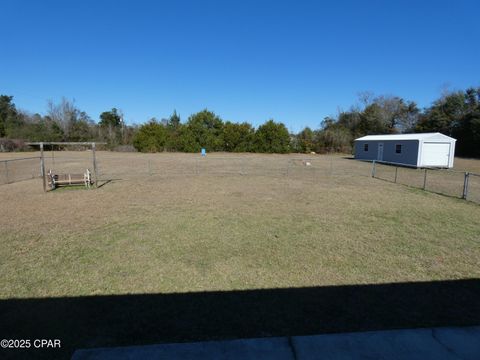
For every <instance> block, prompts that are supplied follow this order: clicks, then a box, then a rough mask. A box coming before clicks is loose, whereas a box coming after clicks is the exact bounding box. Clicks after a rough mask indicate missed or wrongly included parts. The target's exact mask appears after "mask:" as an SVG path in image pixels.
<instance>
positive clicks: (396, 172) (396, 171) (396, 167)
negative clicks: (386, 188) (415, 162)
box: [395, 166, 398, 183]
mask: <svg viewBox="0 0 480 360" xmlns="http://www.w3.org/2000/svg"><path fill="white" fill-rule="evenodd" d="M397 174H398V166H395V183H396V182H397Z"/></svg>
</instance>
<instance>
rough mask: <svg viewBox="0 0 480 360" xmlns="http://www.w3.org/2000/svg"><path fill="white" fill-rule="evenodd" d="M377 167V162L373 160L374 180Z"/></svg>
mask: <svg viewBox="0 0 480 360" xmlns="http://www.w3.org/2000/svg"><path fill="white" fill-rule="evenodd" d="M375 165H376V162H375V160H373V166H372V177H373V178H374V177H375V173H376V168H375Z"/></svg>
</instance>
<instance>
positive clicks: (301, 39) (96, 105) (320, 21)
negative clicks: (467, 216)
mask: <svg viewBox="0 0 480 360" xmlns="http://www.w3.org/2000/svg"><path fill="white" fill-rule="evenodd" d="M1 12H2V16H1V21H0V31H1V34H2V45H1V49H2V51H1V54H0V93H3V94H8V95H14V101H15V103H16V105H17V107H19V108H21V109H25V110H29V111H31V112H40V113H45V111H46V103H47V100H48V99H52V100H54V101H58V100H60V98H61V97H62V96H65V97H67V98H70V99H72V98H74V99H75V102H76V105H77V106H78V107H79V108H80V109H82V110H84V111H86V112H87V113H88V114H89V115H90V116H91V117H92V119H94V120H98V116H99V114H100V113H101V112H102V111H105V110H109V109H111V108H112V107H117V108H120V109H122V111H123V112H124V114H125V118H126V120H127V122H129V123H134V122H135V123H142V122H144V121H146V120H148V119H149V118H151V117H157V118H159V119H160V118H162V117H167V116H168V115H169V114H170V113H171V112H172V111H173V109H176V110H177V111H178V112H179V113H180V115H181V117H182V121H185V120H186V118H187V117H188V115H190V114H191V113H193V112H196V111H199V110H202V109H204V108H208V109H210V110H213V111H215V112H216V113H217V114H219V115H220V116H221V117H222V118H223V119H224V120H232V121H248V122H251V123H253V124H254V125H256V126H257V125H259V124H261V123H263V122H264V121H265V120H267V119H269V118H274V119H275V120H278V121H282V122H284V123H285V124H286V125H287V127H288V128H289V129H291V130H293V131H298V130H300V129H301V128H303V127H304V126H307V125H308V126H311V127H314V128H317V127H318V126H319V124H320V122H321V121H322V119H323V118H324V117H325V116H328V115H335V114H336V113H337V110H338V109H339V108H340V109H348V108H349V107H350V105H352V104H354V103H355V102H356V101H357V95H358V93H359V92H361V91H372V92H374V93H375V94H391V95H398V96H401V97H404V98H406V99H409V100H414V101H416V102H417V103H418V104H419V105H420V106H422V107H424V106H428V105H429V104H430V103H431V102H432V101H433V100H434V99H435V98H437V97H438V96H439V95H440V93H441V91H442V89H443V88H444V87H445V86H448V87H449V88H450V89H463V88H466V87H469V86H480V76H479V75H480V65H479V64H480V56H479V55H480V46H479V43H480V27H479V25H478V14H480V2H479V1H407V0H406V1H386V0H385V1H328V2H327V1H324V2H322V1H261V0H257V1H250V0H242V1H240V0H239V1H227V0H224V1H200V0H197V1H181V0H180V1H141V0H136V1H133V0H132V1H99V0H98V1H85V0H83V1H80V0H77V1H48V0H46V1H22V0H2V1H1Z"/></svg>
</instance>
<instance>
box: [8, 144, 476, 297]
mask: <svg viewBox="0 0 480 360" xmlns="http://www.w3.org/2000/svg"><path fill="white" fill-rule="evenodd" d="M90 155H91V154H90V153H89V152H84V153H80V152H78V153H73V152H70V153H66V152H65V153H58V154H56V156H57V158H56V167H57V168H58V169H67V168H68V167H70V168H71V169H72V170H71V171H74V170H76V171H77V172H78V171H79V170H80V171H81V169H82V168H83V167H84V166H88V163H89V158H90ZM0 157H5V155H4V154H0ZM62 158H63V159H66V158H68V159H69V160H68V161H66V160H65V162H64V163H65V164H63V162H62ZM306 158H310V159H311V160H310V162H311V163H312V165H311V166H305V165H304V164H303V163H302V159H306ZM72 159H75V161H73V160H72ZM465 161H466V163H465V164H467V162H468V164H470V165H469V166H471V168H472V169H474V168H475V166H477V165H476V163H475V162H474V161H471V160H470V161H467V160H465ZM67 163H68V166H66V165H67ZM64 165H65V166H64ZM99 169H100V172H101V178H102V182H101V183H103V182H104V181H105V180H112V181H111V182H109V183H106V184H105V185H104V186H102V187H100V188H99V189H95V190H90V191H88V190H83V189H78V190H69V189H60V190H57V191H53V192H50V193H47V194H45V193H43V191H42V187H41V181H40V180H39V179H34V180H29V181H23V182H19V183H14V184H9V185H5V186H0V198H1V199H2V201H1V205H0V239H1V240H0V242H1V243H0V246H1V247H0V257H1V259H2V261H1V263H0V271H1V273H2V275H3V276H2V278H1V279H0V289H1V290H0V297H1V298H12V297H17V298H18V297H19V298H23V297H52V296H80V295H91V294H124V293H170V292H190V291H200V290H233V289H252V288H255V289H256V288H277V287H283V288H284V287H300V286H321V285H331V284H365V283H385V282H400V281H415V280H439V279H459V278H469V277H479V276H480V269H479V267H478V259H479V258H480V246H479V235H478V234H480V216H479V215H480V206H478V205H474V204H471V203H467V202H464V201H461V200H456V199H453V198H449V197H444V196H439V195H436V194H432V193H428V192H422V191H417V190H415V189H411V188H408V187H403V186H399V185H396V184H391V183H388V182H384V181H379V180H376V179H372V178H370V176H369V175H370V164H368V163H363V162H357V161H352V160H348V159H344V158H343V157H341V156H301V155H254V154H237V155H232V154H210V155H208V156H207V158H205V159H202V158H199V157H198V155H192V154H133V153H127V154H123V153H107V152H100V153H99Z"/></svg>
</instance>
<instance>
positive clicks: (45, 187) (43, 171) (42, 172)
mask: <svg viewBox="0 0 480 360" xmlns="http://www.w3.org/2000/svg"><path fill="white" fill-rule="evenodd" d="M40 173H41V174H42V181H43V191H45V192H47V179H46V178H45V175H46V174H45V157H44V154H43V142H42V143H40Z"/></svg>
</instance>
